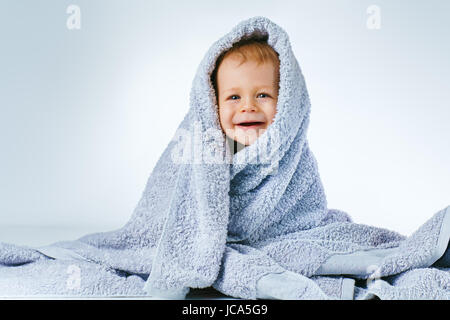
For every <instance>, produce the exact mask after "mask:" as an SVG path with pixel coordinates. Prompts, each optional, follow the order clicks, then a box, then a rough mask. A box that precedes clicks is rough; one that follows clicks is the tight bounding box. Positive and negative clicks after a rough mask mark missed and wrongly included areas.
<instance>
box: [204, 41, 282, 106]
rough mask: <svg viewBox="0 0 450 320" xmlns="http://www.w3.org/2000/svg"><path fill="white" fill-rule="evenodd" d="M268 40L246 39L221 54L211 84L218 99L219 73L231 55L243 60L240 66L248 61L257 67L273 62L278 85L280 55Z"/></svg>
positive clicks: (212, 74)
mask: <svg viewBox="0 0 450 320" xmlns="http://www.w3.org/2000/svg"><path fill="white" fill-rule="evenodd" d="M266 39H267V38H261V39H257V38H250V39H244V40H241V41H238V42H236V43H234V44H233V46H232V47H231V48H230V49H228V50H227V51H225V52H222V53H221V54H220V56H219V57H218V58H217V60H216V66H215V68H214V70H213V72H212V73H211V83H212V85H213V88H214V91H215V93H216V99H217V97H218V91H217V71H218V69H219V66H220V64H221V63H222V61H223V60H224V59H225V58H226V57H228V56H230V55H235V56H238V57H240V58H241V59H240V60H241V61H240V63H239V66H240V65H241V64H243V63H244V62H246V61H255V62H256V63H257V65H261V64H264V63H266V62H272V63H273V64H274V66H276V69H277V80H276V81H277V83H278V81H279V76H280V74H279V66H280V60H279V58H278V53H277V52H276V51H275V50H274V49H273V48H272V47H271V46H270V45H269V44H268V43H267V41H266Z"/></svg>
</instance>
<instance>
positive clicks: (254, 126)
mask: <svg viewBox="0 0 450 320" xmlns="http://www.w3.org/2000/svg"><path fill="white" fill-rule="evenodd" d="M264 124H265V122H262V121H255V122H242V123H238V124H237V125H236V127H238V128H240V129H242V130H249V129H257V128H260V127H261V126H263V125H264Z"/></svg>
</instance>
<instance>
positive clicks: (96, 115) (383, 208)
mask: <svg viewBox="0 0 450 320" xmlns="http://www.w3.org/2000/svg"><path fill="white" fill-rule="evenodd" d="M71 4H75V5H78V6H79V7H80V9H81V29H79V30H69V29H68V28H67V26H66V21H67V19H68V17H69V14H67V13H66V9H67V7H68V6H69V5H71ZM370 5H377V6H378V7H379V8H380V10H381V16H380V17H381V20H380V22H381V24H380V26H381V28H380V29H378V30H371V29H369V28H368V27H367V25H366V23H367V19H368V18H369V16H370V15H369V14H368V13H367V12H366V10H367V8H368V7H369V6H370ZM449 12H450V4H449V2H448V1H436V0H433V1H398V0H396V1H387V0H383V1H376V2H372V1H364V0H361V1H350V0H348V1H343V0H339V1H336V0H329V1H323V0H322V1H299V0H295V1H210V0H208V1H206V0H205V1H164V2H163V1H158V2H157V1H154V2H151V1H126V2H125V1H75V0H73V1H57V2H55V1H39V2H35V1H20V2H18V1H12V0H8V1H2V2H1V4H0V39H1V44H0V47H1V53H0V112H1V114H0V147H1V149H0V150H1V151H0V152H1V157H0V194H1V198H0V200H1V201H0V241H4V242H14V243H23V244H34V245H35V244H39V243H44V242H49V241H57V240H63V239H64V240H65V239H72V238H77V237H79V236H82V235H84V234H85V233H86V232H88V231H89V232H97V231H109V230H112V229H116V228H119V227H121V226H122V225H124V224H125V223H126V222H127V221H128V219H129V218H130V216H131V214H132V211H133V209H134V207H135V205H136V204H137V202H138V200H139V199H140V196H141V193H142V191H143V190H144V187H145V183H146V181H147V179H148V176H149V174H150V172H151V170H152V169H153V167H154V165H155V164H156V161H157V160H158V158H159V156H160V155H161V153H162V151H163V150H164V149H165V147H166V146H167V144H168V142H169V140H170V139H171V138H172V136H173V134H174V133H175V130H176V128H177V127H178V125H179V123H180V122H181V120H182V119H183V117H184V115H185V113H186V112H187V110H188V107H189V105H188V103H189V92H190V88H191V83H192V80H193V78H194V75H195V72H196V69H197V67H198V65H199V63H200V61H201V59H202V58H203V56H204V54H205V53H206V51H207V50H208V48H209V47H210V46H211V45H212V43H213V42H214V41H216V40H218V39H219V38H220V37H222V36H223V35H225V34H226V33H227V32H229V31H230V30H231V28H233V27H234V26H235V25H236V24H237V23H239V22H240V21H242V20H245V19H248V18H250V17H253V16H257V15H263V16H266V17H268V18H269V19H271V20H272V21H273V22H275V23H277V24H278V25H280V26H281V27H282V28H283V29H284V30H286V32H287V33H288V35H289V37H290V40H291V44H292V48H293V50H294V53H295V55H296V57H297V60H298V61H299V64H300V67H301V68H302V72H303V74H304V76H305V79H306V84H307V87H308V91H309V94H310V98H311V104H312V111H311V123H310V127H309V135H308V136H309V141H310V146H311V149H312V151H313V153H314V155H315V156H316V159H317V161H318V165H319V172H320V175H321V178H322V181H323V184H324V187H325V192H326V195H327V199H328V206H329V208H335V209H340V210H343V211H346V212H348V213H349V214H350V215H351V216H352V217H353V219H354V221H355V222H357V223H365V224H370V225H375V226H379V227H385V228H388V229H391V230H396V231H398V232H400V233H403V234H405V235H409V234H411V233H412V232H413V231H414V230H416V229H417V228H418V227H419V226H420V225H422V224H423V223H424V222H425V221H426V220H427V219H429V218H430V217H431V216H432V215H433V214H434V213H435V212H437V211H438V210H441V209H443V208H444V207H446V206H447V205H450V166H449V163H450V152H449V141H450V121H449V119H450V103H449V101H450V90H449V85H448V84H449V83H450V62H449V60H450V59H449V57H450V55H449V53H450V47H449V41H448V38H449V31H450V19H449ZM30 230H40V233H39V232H38V233H33V232H31V231H30ZM52 230H53V231H52ZM70 230H71V231H70Z"/></svg>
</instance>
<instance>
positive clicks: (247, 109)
mask: <svg viewBox="0 0 450 320" xmlns="http://www.w3.org/2000/svg"><path fill="white" fill-rule="evenodd" d="M239 111H240V112H256V111H257V109H256V107H255V106H253V105H247V106H243V107H242V108H241V109H240V110H239Z"/></svg>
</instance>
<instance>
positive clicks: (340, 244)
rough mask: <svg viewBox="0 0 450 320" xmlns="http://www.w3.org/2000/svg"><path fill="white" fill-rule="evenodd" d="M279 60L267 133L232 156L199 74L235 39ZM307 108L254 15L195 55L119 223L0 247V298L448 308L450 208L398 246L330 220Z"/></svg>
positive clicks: (298, 83) (272, 37)
mask: <svg viewBox="0 0 450 320" xmlns="http://www.w3.org/2000/svg"><path fill="white" fill-rule="evenodd" d="M252 37H255V38H259V39H264V40H265V41H267V43H268V44H269V45H270V46H271V47H272V48H273V49H274V50H275V51H276V52H277V53H278V55H279V59H280V67H279V71H280V80H279V81H280V82H279V87H280V89H279V96H278V102H277V113H276V116H275V119H274V122H273V123H272V124H271V125H270V126H269V127H268V129H267V130H266V131H265V132H264V133H263V134H262V135H261V136H259V137H258V139H257V140H256V141H255V142H254V143H253V144H252V145H250V146H248V147H246V148H244V149H242V150H240V151H239V152H236V153H235V154H233V152H231V151H230V148H229V145H228V143H226V138H225V135H224V134H223V133H222V131H221V128H220V124H219V119H218V113H217V101H216V98H215V93H214V89H213V87H212V84H211V80H210V76H211V73H212V71H213V69H214V68H215V62H216V60H217V58H218V56H219V55H220V54H221V53H222V52H224V51H225V50H227V49H229V48H231V46H232V45H233V44H234V43H235V42H237V41H239V40H241V39H246V38H252ZM309 116H310V100H309V96H308V92H307V89H306V85H305V80H304V78H303V75H302V72H301V70H300V67H299V64H298V62H297V60H296V58H295V56H294V53H293V51H292V48H291V45H290V41H289V38H288V35H287V33H286V32H285V31H284V30H283V29H282V28H281V27H280V26H278V25H277V24H275V23H274V22H272V21H271V20H269V19H267V18H265V17H261V16H257V17H252V18H250V19H247V20H244V21H242V22H240V23H239V24H237V25H236V26H235V27H234V28H233V29H232V30H231V31H230V32H229V33H227V34H225V35H224V36H223V37H221V38H220V39H219V40H218V41H216V42H214V43H213V44H212V46H211V47H210V49H209V50H208V51H207V52H206V55H205V56H204V58H203V60H202V61H201V63H200V66H199V67H198V69H197V73H196V75H195V78H194V80H193V83H192V90H191V94H190V106H189V109H188V110H187V113H186V115H185V116H184V119H183V120H182V122H181V123H180V124H179V127H178V130H177V131H176V132H175V135H174V137H173V139H172V140H171V141H170V142H169V143H168V145H167V147H166V149H165V150H164V152H163V153H162V155H161V157H160V158H159V160H158V162H157V163H156V165H155V167H154V168H153V170H152V172H151V174H150V177H149V178H148V181H147V184H146V186H145V189H144V191H143V193H142V196H141V198H140V201H139V202H138V204H137V206H136V208H135V210H134V212H133V214H132V216H131V218H130V220H129V221H128V222H127V223H126V224H125V225H124V226H123V227H122V228H120V229H117V230H113V231H110V232H101V233H93V234H88V235H85V236H83V237H81V238H79V239H77V240H73V241H59V242H56V243H53V244H51V245H48V246H44V247H27V246H17V245H13V244H6V243H0V296H6V297H9V296H30V295H39V296H45V295H47V296H48V295H50V296H89V295H90V296H123V295H125V296H130V295H133V296H136V295H139V296H145V295H150V296H154V297H159V298H172V299H183V298H185V297H186V295H187V293H188V292H189V290H190V288H205V287H213V288H215V289H216V290H218V291H220V292H222V293H224V294H226V295H228V296H232V297H236V298H243V299H257V298H266V299H370V298H374V297H378V298H381V299H449V298H450V295H449V282H450V274H449V266H450V263H449V249H448V243H449V237H450V206H449V207H446V208H443V209H442V210H440V211H439V212H436V213H435V214H434V215H432V216H431V217H430V219H429V220H428V221H426V222H425V223H424V224H423V225H422V226H421V227H420V228H419V229H418V230H417V231H416V232H415V233H414V234H412V235H411V236H409V237H405V236H402V235H401V234H399V233H397V232H394V231H390V230H386V229H383V228H378V227H373V226H368V225H363V224H357V223H354V222H352V220H351V219H350V217H349V215H348V214H347V213H345V212H343V211H340V210H336V209H328V208H327V201H326V197H325V193H324V190H323V186H322V183H321V180H320V177H319V173H318V168H317V162H316V160H315V158H314V156H313V154H312V152H311V150H310V148H309V146H308V141H307V139H306V133H307V127H308V123H309V119H310V117H309Z"/></svg>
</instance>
